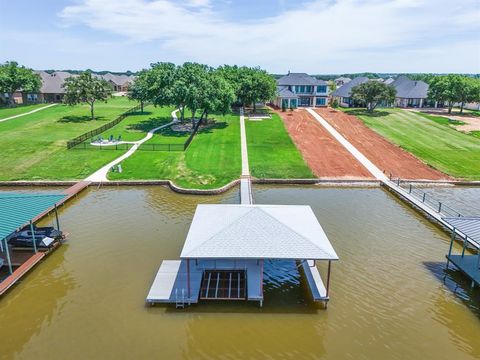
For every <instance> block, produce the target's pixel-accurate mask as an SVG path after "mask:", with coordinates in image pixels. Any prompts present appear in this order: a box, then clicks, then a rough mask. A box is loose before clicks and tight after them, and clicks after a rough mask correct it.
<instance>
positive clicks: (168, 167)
mask: <svg viewBox="0 0 480 360" xmlns="http://www.w3.org/2000/svg"><path fill="white" fill-rule="evenodd" d="M212 117H214V118H215V119H216V121H217V122H216V124H215V126H214V127H212V128H210V129H205V130H202V131H199V133H198V134H197V135H196V136H195V138H194V140H193V141H192V143H191V144H190V146H189V147H188V149H187V151H185V152H183V151H172V152H167V151H137V152H136V153H135V154H133V155H132V156H131V157H129V158H128V159H126V160H125V161H124V162H123V163H122V169H123V172H122V173H121V174H119V173H110V174H109V178H110V179H112V180H120V179H123V180H130V179H142V180H148V179H168V180H172V181H174V182H175V183H176V184H177V185H180V186H183V187H188V188H201V189H208V188H217V187H220V186H222V185H225V184H227V183H228V182H230V181H232V180H234V179H237V178H238V177H239V176H240V172H241V153H240V126H239V117H238V116H237V115H234V114H228V115H225V116H222V115H212ZM169 134H170V131H168V132H166V133H165V134H160V135H158V136H156V137H154V139H155V140H154V139H152V140H151V141H152V142H153V143H165V142H166V141H168V142H172V141H177V140H180V139H177V138H176V137H175V136H169ZM182 136H184V137H188V134H184V135H182ZM174 138H175V139H176V140H175V139H174ZM184 140H185V139H182V142H183V141H184Z"/></svg>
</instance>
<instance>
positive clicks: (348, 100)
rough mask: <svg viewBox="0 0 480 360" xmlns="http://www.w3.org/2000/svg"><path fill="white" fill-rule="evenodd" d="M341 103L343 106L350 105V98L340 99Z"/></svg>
mask: <svg viewBox="0 0 480 360" xmlns="http://www.w3.org/2000/svg"><path fill="white" fill-rule="evenodd" d="M342 102H343V103H344V104H350V98H346V97H344V98H343V99H342Z"/></svg>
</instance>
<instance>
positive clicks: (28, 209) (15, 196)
mask: <svg viewBox="0 0 480 360" xmlns="http://www.w3.org/2000/svg"><path fill="white" fill-rule="evenodd" d="M65 196H66V195H65V194H58V193H56V194H39V193H35V194H24V193H3V194H0V240H1V239H3V238H5V237H7V236H8V235H10V234H11V233H13V232H14V231H16V230H17V229H18V228H20V227H21V226H23V225H26V224H27V223H29V222H30V220H33V219H34V218H35V217H37V216H38V215H40V214H41V213H43V212H44V211H46V210H48V209H50V208H52V207H53V206H55V204H56V203H57V202H59V201H60V200H62V199H63V198H64V197H65Z"/></svg>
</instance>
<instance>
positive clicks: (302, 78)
mask: <svg viewBox="0 0 480 360" xmlns="http://www.w3.org/2000/svg"><path fill="white" fill-rule="evenodd" d="M277 84H278V85H279V86H289V85H291V86H296V85H327V83H326V82H325V81H323V80H318V79H317V78H315V77H313V76H310V75H308V74H306V73H288V74H287V75H284V76H282V77H281V78H280V79H278V80H277Z"/></svg>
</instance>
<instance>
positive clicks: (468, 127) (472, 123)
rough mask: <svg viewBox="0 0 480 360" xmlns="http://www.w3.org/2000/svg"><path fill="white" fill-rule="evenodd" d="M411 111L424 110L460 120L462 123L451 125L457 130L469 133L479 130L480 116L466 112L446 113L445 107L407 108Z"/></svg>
mask: <svg viewBox="0 0 480 360" xmlns="http://www.w3.org/2000/svg"><path fill="white" fill-rule="evenodd" d="M409 110H410V111H413V112H424V113H426V114H431V115H437V116H441V117H444V118H446V119H452V120H457V121H462V122H464V123H465V124H464V125H454V126H453V127H454V128H455V129H457V130H458V131H463V132H466V133H469V132H471V131H480V117H478V116H473V115H469V114H468V113H464V114H459V113H456V114H448V112H447V110H446V109H435V110H418V109H409Z"/></svg>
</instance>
